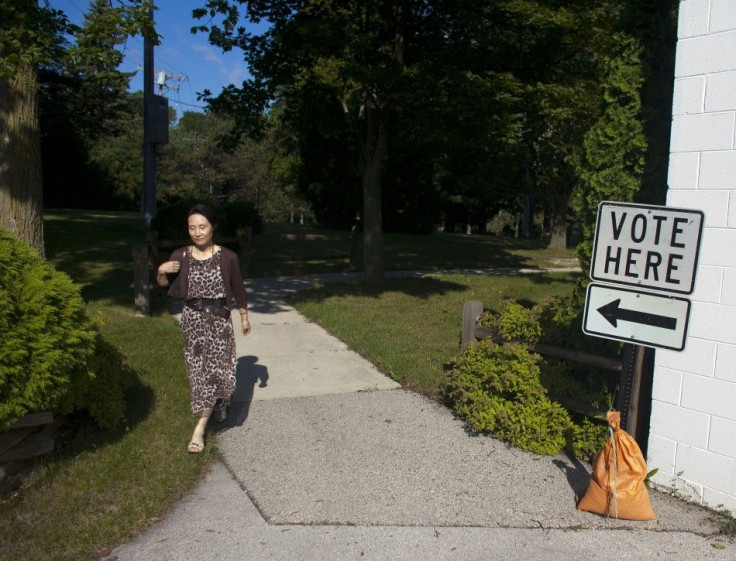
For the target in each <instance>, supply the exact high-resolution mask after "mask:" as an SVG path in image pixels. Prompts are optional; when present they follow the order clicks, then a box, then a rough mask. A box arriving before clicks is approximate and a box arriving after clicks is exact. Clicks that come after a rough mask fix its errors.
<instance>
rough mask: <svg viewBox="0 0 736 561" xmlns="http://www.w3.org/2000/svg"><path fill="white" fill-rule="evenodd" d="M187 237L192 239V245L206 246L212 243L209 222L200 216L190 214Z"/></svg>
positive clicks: (211, 231)
mask: <svg viewBox="0 0 736 561" xmlns="http://www.w3.org/2000/svg"><path fill="white" fill-rule="evenodd" d="M188 223H189V237H190V238H192V241H193V242H194V245H197V246H207V245H208V244H209V243H210V242H211V241H212V234H213V233H214V229H213V228H212V224H210V222H209V220H207V219H206V218H205V217H204V216H202V215H201V214H192V215H191V216H190V217H189V219H188Z"/></svg>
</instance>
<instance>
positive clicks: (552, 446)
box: [446, 340, 605, 456]
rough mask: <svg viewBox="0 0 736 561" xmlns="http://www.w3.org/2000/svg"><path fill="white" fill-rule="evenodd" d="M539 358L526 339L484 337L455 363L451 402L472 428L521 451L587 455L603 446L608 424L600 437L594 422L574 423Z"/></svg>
mask: <svg viewBox="0 0 736 561" xmlns="http://www.w3.org/2000/svg"><path fill="white" fill-rule="evenodd" d="M540 361H541V357H539V355H536V354H533V353H530V352H529V351H528V350H527V349H526V348H525V347H524V346H523V345H522V344H519V343H506V344H503V345H498V344H496V343H493V342H492V341H490V340H483V341H481V342H480V343H478V344H477V345H474V346H473V347H471V348H470V349H468V351H467V352H466V353H465V354H464V355H463V356H462V357H460V358H459V359H458V360H457V362H456V363H455V365H454V367H453V369H452V371H451V373H450V381H449V383H448V386H447V390H446V398H447V401H448V403H449V405H450V406H451V407H452V408H453V410H454V411H455V412H456V413H457V414H458V415H459V416H461V417H462V418H463V419H465V420H466V422H467V423H468V424H469V425H470V426H471V427H472V428H473V430H476V431H480V432H489V433H491V434H493V435H494V436H495V437H497V438H499V439H501V440H504V441H507V442H509V443H510V444H512V445H513V446H516V447H518V448H521V449H522V450H527V451H529V452H534V453H537V454H547V455H553V454H557V453H558V452H560V451H561V450H563V449H568V450H570V451H572V452H573V453H575V454H578V453H579V454H580V455H581V456H588V455H589V452H590V449H591V448H593V449H596V448H600V446H601V445H602V442H603V439H604V438H605V432H604V431H605V427H601V428H602V432H600V434H601V435H602V437H603V438H601V439H600V440H596V435H597V433H596V430H597V425H595V423H592V422H590V421H589V422H588V423H587V424H586V423H585V422H584V423H583V425H582V426H581V427H579V426H577V425H575V424H574V423H573V422H572V420H571V418H570V415H569V413H568V412H567V410H566V409H565V408H564V407H562V406H561V405H560V404H559V403H557V402H554V401H552V400H550V399H549V397H548V395H547V390H546V389H545V388H544V386H543V385H542V383H541V381H540V368H539V363H540ZM594 425H595V427H594Z"/></svg>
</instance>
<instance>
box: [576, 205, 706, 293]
mask: <svg viewBox="0 0 736 561" xmlns="http://www.w3.org/2000/svg"><path fill="white" fill-rule="evenodd" d="M703 222H704V215H703V212H702V211H699V210H691V209H681V208H671V207H664V206H652V205H638V204H633V203H619V202H605V201H604V202H602V203H601V204H600V205H599V206H598V222H597V224H596V231H595V241H594V245H593V255H592V261H591V265H590V278H591V279H593V280H595V281H601V282H607V283H616V284H626V285H631V286H637V287H640V288H648V289H653V290H664V291H667V292H674V293H678V294H692V292H693V290H694V288H695V273H696V269H697V265H698V254H699V251H700V239H701V237H702V234H703Z"/></svg>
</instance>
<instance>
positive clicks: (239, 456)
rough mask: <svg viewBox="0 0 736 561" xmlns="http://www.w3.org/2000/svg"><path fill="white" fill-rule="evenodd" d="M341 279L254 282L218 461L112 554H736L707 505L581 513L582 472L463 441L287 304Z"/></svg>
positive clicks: (447, 417) (458, 427)
mask: <svg viewBox="0 0 736 561" xmlns="http://www.w3.org/2000/svg"><path fill="white" fill-rule="evenodd" d="M348 278H350V277H345V276H337V277H330V278H327V279H325V277H300V278H283V279H258V280H253V281H249V283H248V291H249V297H250V299H251V310H252V312H251V323H252V325H253V333H252V334H251V335H250V336H249V337H247V338H243V337H240V338H238V356H241V357H242V358H241V359H240V360H239V363H238V389H237V391H236V395H235V400H234V406H233V411H232V412H231V415H230V417H229V419H228V421H227V422H226V426H225V427H224V428H223V430H222V431H221V432H220V434H219V435H218V445H219V450H220V459H221V461H220V462H217V463H215V464H214V466H213V468H212V469H211V471H210V472H209V473H208V474H207V476H206V477H205V479H204V480H203V481H202V482H201V484H200V485H199V486H198V488H197V489H195V491H194V492H193V493H191V494H190V495H189V496H188V497H186V498H185V499H183V500H182V501H181V502H179V503H178V504H177V505H175V507H174V508H173V510H172V512H171V513H170V514H169V515H168V516H167V517H166V519H165V520H163V521H161V522H159V523H158V524H156V525H154V526H153V527H151V528H150V529H149V530H148V531H147V532H146V533H144V534H143V535H142V536H139V537H138V538H136V539H135V540H133V541H132V542H130V543H128V544H126V545H123V546H121V547H119V548H117V549H116V550H115V551H113V552H112V554H111V555H110V556H109V557H107V559H111V560H112V559H119V560H128V559H131V560H132V559H146V560H151V559H154V560H157V559H170V560H184V559H187V560H189V559H223V560H229V559H233V560H235V559H254V560H261V559H264V560H265V559H305V560H306V559H325V560H328V559H412V560H413V559H416V560H419V559H422V560H425V559H508V558H522V559H532V560H553V559H554V560H557V559H559V558H564V559H565V560H572V561H575V560H580V561H582V560H585V561H588V560H591V559H594V560H608V559H610V560H614V559H616V560H619V559H624V558H631V559H640V560H649V559H667V560H680V559H682V560H695V559H704V560H708V559H736V544H732V543H730V542H728V541H724V540H723V539H722V538H719V537H718V536H717V535H716V534H717V527H716V526H715V525H714V524H713V523H712V522H711V521H710V520H709V518H708V512H707V511H705V510H704V509H700V508H698V507H696V506H693V505H690V504H687V503H684V502H681V501H679V500H677V499H675V498H672V497H670V496H668V495H665V494H662V493H658V492H653V493H652V506H653V508H654V511H655V512H656V513H657V515H658V517H659V520H657V521H650V522H631V521H622V520H611V519H606V518H602V517H599V516H597V515H593V514H589V513H582V512H578V511H577V510H576V508H575V504H576V496H577V495H579V494H581V493H583V492H584V491H585V488H586V486H587V482H588V478H589V466H587V465H585V464H582V463H580V462H578V461H576V460H575V459H573V458H570V457H567V456H563V455H560V456H555V457H546V456H535V455H532V454H527V453H524V452H521V451H519V450H516V449H513V448H509V447H508V446H506V445H505V444H503V443H500V442H498V441H497V440H495V439H493V438H490V437H478V436H470V435H469V434H468V433H467V432H466V430H465V428H464V425H463V423H462V422H460V421H459V420H457V419H456V418H454V417H453V415H452V414H451V413H450V412H449V411H448V410H447V409H446V408H444V407H442V406H441V405H438V404H437V403H434V402H432V401H430V400H428V399H426V398H424V397H422V396H419V395H417V394H414V393H412V392H408V391H405V390H402V389H401V388H400V387H399V386H398V384H396V383H395V382H394V381H392V380H390V379H389V378H387V377H385V376H384V375H382V374H381V373H380V372H379V371H378V370H377V369H376V368H375V367H374V366H373V365H371V364H370V363H369V362H367V361H366V360H364V359H363V358H361V357H360V356H359V355H357V354H356V353H354V352H352V351H350V350H349V349H348V348H347V347H346V346H345V345H344V344H343V343H341V342H340V341H338V340H336V339H335V338H334V337H332V336H330V335H329V334H327V333H326V332H325V331H324V330H322V329H321V328H319V327H318V326H316V325H315V324H312V323H310V322H308V321H306V320H305V319H304V318H303V317H302V316H301V315H300V314H298V313H297V312H295V311H294V310H293V309H292V308H291V307H289V306H288V305H287V304H286V302H285V299H284V298H285V295H286V294H288V293H289V292H291V291H294V290H299V289H301V288H304V287H308V286H311V285H312V284H314V283H315V282H318V281H322V280H339V279H348ZM459 313H460V312H459V311H458V314H459ZM459 321H460V320H459V317H458V323H459ZM650 467H651V466H650ZM713 544H716V546H714V545H713ZM720 547H725V548H724V549H720Z"/></svg>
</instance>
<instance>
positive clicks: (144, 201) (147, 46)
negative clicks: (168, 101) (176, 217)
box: [141, 0, 156, 228]
mask: <svg viewBox="0 0 736 561" xmlns="http://www.w3.org/2000/svg"><path fill="white" fill-rule="evenodd" d="M153 8H154V6H153V0H151V4H150V6H149V8H148V15H149V17H150V18H151V24H153ZM152 26H153V25H152ZM153 108H154V94H153V37H149V36H148V34H146V36H145V37H144V39H143V192H142V193H141V211H142V212H143V220H144V222H145V224H146V228H150V227H151V220H152V219H153V217H154V216H156V145H155V144H154V142H153V136H154V121H153V111H152V110H153Z"/></svg>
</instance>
